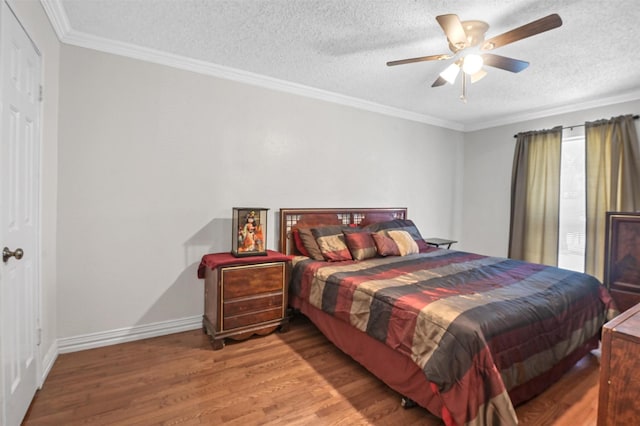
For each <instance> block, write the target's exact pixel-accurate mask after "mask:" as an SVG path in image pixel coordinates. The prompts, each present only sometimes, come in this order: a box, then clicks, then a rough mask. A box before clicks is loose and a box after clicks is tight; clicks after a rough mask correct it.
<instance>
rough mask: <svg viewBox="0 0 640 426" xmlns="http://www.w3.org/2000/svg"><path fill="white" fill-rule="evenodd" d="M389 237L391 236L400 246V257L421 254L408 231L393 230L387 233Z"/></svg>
mask: <svg viewBox="0 0 640 426" xmlns="http://www.w3.org/2000/svg"><path fill="white" fill-rule="evenodd" d="M387 235H389V237H391V239H393V241H395V243H396V244H397V245H398V249H399V250H400V256H406V255H408V254H416V253H420V249H419V248H418V244H417V243H416V242H415V240H414V239H413V237H412V236H411V234H409V233H408V232H407V231H398V230H391V231H387Z"/></svg>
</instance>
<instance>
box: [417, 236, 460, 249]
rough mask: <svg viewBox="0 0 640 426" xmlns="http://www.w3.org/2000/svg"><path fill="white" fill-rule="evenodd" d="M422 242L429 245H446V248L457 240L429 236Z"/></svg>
mask: <svg viewBox="0 0 640 426" xmlns="http://www.w3.org/2000/svg"><path fill="white" fill-rule="evenodd" d="M424 242H425V243H427V244H429V245H430V246H435V247H440V246H447V247H446V248H447V249H450V248H451V244H454V243H457V241H454V240H447V239H444V238H434V237H430V238H425V239H424Z"/></svg>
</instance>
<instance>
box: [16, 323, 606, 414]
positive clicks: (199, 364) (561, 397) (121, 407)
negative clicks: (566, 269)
mask: <svg viewBox="0 0 640 426" xmlns="http://www.w3.org/2000/svg"><path fill="white" fill-rule="evenodd" d="M598 368H599V360H598V358H597V356H595V355H587V356H586V357H585V358H583V359H582V360H581V361H580V362H579V363H578V364H577V365H576V366H575V367H574V368H573V369H572V370H571V371H570V372H569V373H567V375H565V376H564V378H563V379H562V380H561V381H560V382H558V383H556V384H555V385H553V386H552V387H551V388H550V389H549V390H547V391H546V392H545V393H543V394H542V395H540V396H538V397H537V398H535V399H533V400H531V401H529V402H528V403H526V404H524V405H522V406H520V407H518V408H517V409H516V412H517V414H518V417H519V419H520V424H521V425H540V426H542V425H545V426H546V425H556V426H567V425H570V426H583V425H595V424H596V417H597V408H596V405H597V399H598ZM23 424H24V425H27V426H31V425H33V426H35V425H65V426H67V425H79V424H91V425H154V424H163V425H202V424H205V425H220V424H225V425H243V426H245V425H258V424H260V425H263V424H269V425H380V426H382V425H426V426H436V425H441V424H442V422H441V421H440V420H439V419H438V418H436V417H434V416H432V415H431V414H429V413H428V412H427V411H426V410H424V409H422V408H420V407H417V408H412V409H408V410H405V409H403V408H402V407H401V406H400V396H399V395H398V394H397V393H396V392H394V391H393V390H391V389H389V388H388V387H386V386H385V385H384V384H382V383H381V382H380V381H379V380H378V379H376V378H375V377H373V376H372V375H371V374H370V373H369V372H368V371H367V370H365V369H364V368H363V367H361V366H360V365H359V364H357V363H356V362H354V361H353V360H351V358H349V357H348V356H347V355H344V354H343V353H342V352H340V350H338V349H337V348H335V347H334V346H333V345H332V344H331V343H330V342H328V341H327V339H326V338H325V337H324V336H322V335H321V334H320V332H318V330H317V329H316V328H315V327H314V326H313V325H312V324H311V323H309V322H308V320H306V318H304V317H297V318H296V319H295V320H294V321H293V322H292V324H291V327H290V331H289V332H287V333H282V334H281V333H273V334H270V335H268V336H264V337H257V338H253V339H249V340H246V341H243V342H233V341H230V342H228V343H227V345H226V346H225V348H224V349H222V350H219V351H213V350H212V349H211V346H210V344H209V339H208V337H207V336H206V335H205V334H203V333H202V332H201V331H200V330H195V331H190V332H184V333H177V334H172V335H168V336H163V337H157V338H153V339H147V340H141V341H137V342H131V343H125V344H120V345H114V346H109V347H104V348H98V349H92V350H87V351H82V352H75V353H71V354H63V355H60V356H59V357H58V359H57V361H56V363H55V365H54V366H53V369H52V371H51V373H50V374H49V377H48V378H47V380H46V382H45V384H44V386H43V388H42V390H40V391H38V393H37V394H36V397H35V399H34V401H33V403H32V404H31V408H30V409H29V412H28V413H27V416H26V418H25V421H24V423H23Z"/></svg>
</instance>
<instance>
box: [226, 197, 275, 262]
mask: <svg viewBox="0 0 640 426" xmlns="http://www.w3.org/2000/svg"><path fill="white" fill-rule="evenodd" d="M268 211H269V209H266V208H262V207H234V208H233V217H232V226H231V229H232V232H233V239H232V243H231V254H233V255H234V256H237V257H242V256H266V255H267V247H266V245H267V212H268Z"/></svg>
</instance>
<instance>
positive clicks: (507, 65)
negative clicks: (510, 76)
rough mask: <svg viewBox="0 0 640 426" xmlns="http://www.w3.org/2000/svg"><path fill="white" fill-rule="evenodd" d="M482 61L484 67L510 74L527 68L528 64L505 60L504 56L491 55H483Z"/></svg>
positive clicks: (510, 59)
mask: <svg viewBox="0 0 640 426" xmlns="http://www.w3.org/2000/svg"><path fill="white" fill-rule="evenodd" d="M482 59H483V60H484V64H485V65H489V66H490V67H494V68H500V69H503V70H506V71H511V72H520V71H522V70H523V69H525V68H527V67H528V66H529V62H527V61H521V60H519V59H513V58H507V57H506V56H500V55H494V54H492V53H485V54H483V55H482Z"/></svg>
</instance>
